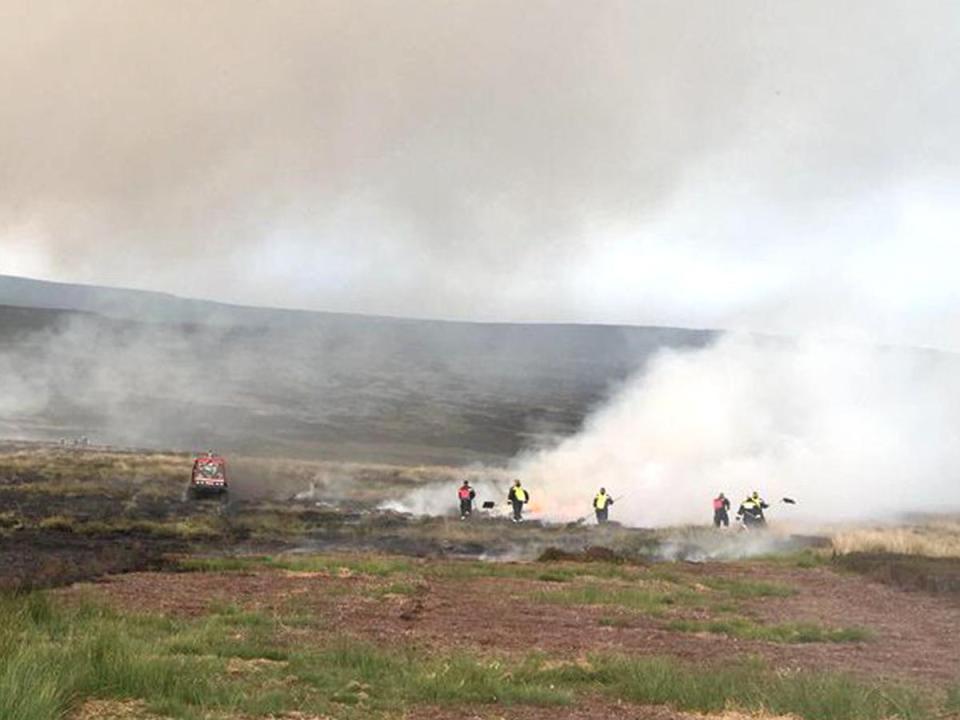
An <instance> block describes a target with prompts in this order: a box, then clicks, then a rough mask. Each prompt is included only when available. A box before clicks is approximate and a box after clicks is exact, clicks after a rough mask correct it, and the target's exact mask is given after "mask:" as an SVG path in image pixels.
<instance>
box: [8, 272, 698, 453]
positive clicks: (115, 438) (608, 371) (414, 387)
mask: <svg viewBox="0 0 960 720" xmlns="http://www.w3.org/2000/svg"><path fill="white" fill-rule="evenodd" d="M0 305H2V307H0V397H2V400H0V431H2V433H3V434H4V435H14V436H30V437H45V438H55V437H59V436H63V435H67V436H72V435H88V436H90V437H91V438H93V439H94V440H99V441H103V442H108V443H122V444H134V445H142V446H154V447H156V446H164V447H166V446H172V447H184V448H202V447H206V446H208V445H210V446H216V447H218V448H222V449H224V450H244V451H248V452H265V453H272V454H284V453H286V454H293V455H301V456H324V457H338V458H346V459H377V460H394V461H409V462H445V463H463V462H469V461H473V460H484V461H503V460H504V459H506V458H509V457H511V456H513V455H514V454H516V453H517V452H518V451H520V450H522V449H524V448H533V447H537V446H538V445H539V444H540V443H542V442H543V441H545V440H546V439H547V438H553V437H554V436H557V435H559V436H567V435H570V434H571V433H573V432H575V431H576V430H577V429H578V428H579V427H580V424H581V422H582V420H583V418H584V416H585V415H586V413H587V412H588V411H589V410H590V409H591V408H594V407H596V406H597V405H598V404H600V403H602V402H603V401H604V400H605V399H606V398H608V397H609V395H610V394H611V393H612V392H613V391H614V390H615V389H616V387H617V386H618V384H619V383H621V382H623V381H624V380H625V379H626V378H627V377H629V376H630V375H631V374H632V373H634V372H635V371H636V370H638V368H640V367H641V366H642V365H643V363H644V362H645V360H646V359H647V358H649V357H650V356H651V354H653V353H654V352H656V351H657V350H659V349H661V348H664V347H674V348H681V347H700V346H703V345H705V344H706V343H707V342H709V340H710V339H711V338H712V337H713V335H714V334H713V333H710V332H705V331H693V330H681V329H669V328H631V327H614V326H590V325H518V324H487V323H461V322H438V321H420V320H405V319H392V318H377V317H367V316H360V315H340V314H327V313H314V312H299V311H288V310H268V309H263V308H243V307H237V306H229V305H221V304H216V303H208V302H202V301H193V300H185V299H181V298H176V297H173V296H166V295H161V294H157V293H143V292H138V291H133V290H116V289H112V288H96V287H84V286H75V285H64V284H58V283H44V282H38V281H33V280H27V279H23V278H13V277H0Z"/></svg>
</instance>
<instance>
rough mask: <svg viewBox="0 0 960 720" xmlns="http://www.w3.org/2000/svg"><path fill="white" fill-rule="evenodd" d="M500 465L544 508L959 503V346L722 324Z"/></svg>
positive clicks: (632, 513) (544, 511)
mask: <svg viewBox="0 0 960 720" xmlns="http://www.w3.org/2000/svg"><path fill="white" fill-rule="evenodd" d="M514 469H515V471H516V473H517V474H518V475H519V476H520V477H522V478H524V482H525V483H526V484H527V486H528V487H530V488H531V490H532V492H533V494H534V496H535V497H538V498H539V499H540V502H541V508H540V510H541V515H542V517H544V518H546V519H553V520H569V519H573V518H576V517H579V516H583V515H584V514H587V513H589V512H590V504H591V499H592V497H593V495H594V493H595V492H596V491H597V489H598V488H599V487H601V486H605V487H606V488H607V490H608V491H609V492H610V493H611V494H612V495H613V496H614V497H616V498H618V500H617V502H616V503H615V505H614V507H613V509H612V516H611V517H612V519H616V520H620V521H622V522H624V523H628V524H631V525H642V526H663V525H675V524H680V523H701V524H702V523H706V522H709V521H710V519H711V515H712V509H711V499H712V498H713V497H714V496H715V495H716V494H717V493H718V492H721V491H723V492H725V493H726V494H727V496H728V497H730V499H731V501H732V502H733V507H734V510H735V509H736V507H737V505H738V504H739V501H740V500H741V499H742V498H743V497H744V496H745V495H746V494H747V493H749V492H751V491H753V490H755V489H756V490H758V491H760V493H761V494H762V495H764V496H765V497H766V499H767V500H768V502H771V504H774V503H778V501H779V500H780V499H781V498H782V497H785V496H787V497H792V498H795V499H796V500H797V501H798V504H797V505H796V506H792V505H779V504H774V507H773V508H772V509H771V511H770V513H769V515H770V517H771V518H773V519H777V518H781V519H786V518H789V519H800V518H803V519H807V520H823V521H828V520H829V521H832V520H848V519H858V518H874V517H880V516H886V515H891V514H893V513H896V512H899V511H931V510H948V509H954V508H957V507H960V483H958V481H957V475H958V473H960V358H957V357H956V356H954V355H950V354H946V353H937V352H925V351H916V350H903V349H891V348H887V349H878V348H873V347H864V346H855V345H851V344H845V343H837V342H835V341H834V342H826V341H812V340H811V341H796V342H794V341H785V340H770V339H766V340H764V339H758V338H755V337H737V336H727V337H725V338H723V339H721V340H719V341H718V342H717V343H716V344H714V345H712V346H710V347H707V348H705V349H701V350H692V351H664V352H662V353H660V354H659V355H658V356H657V357H656V358H654V360H653V361H651V363H650V364H649V365H648V367H647V369H646V371H645V372H644V373H643V374H642V375H641V376H639V377H637V378H635V379H634V380H633V381H632V382H630V383H628V384H627V386H626V387H625V388H624V389H623V390H622V391H621V392H620V393H619V394H618V395H617V396H616V397H615V398H614V399H613V400H612V401H611V402H610V403H609V404H607V405H606V406H605V407H602V408H601V409H600V410H598V411H597V412H596V413H594V414H593V415H592V416H590V417H588V419H587V421H586V423H585V426H584V429H583V431H582V432H581V433H579V434H578V435H576V436H574V437H571V438H568V439H566V440H564V441H562V442H561V443H560V444H559V445H557V446H556V447H554V448H552V449H547V450H541V451H537V452H533V453H529V454H526V455H524V456H522V457H520V458H518V459H517V461H516V463H515V466H514Z"/></svg>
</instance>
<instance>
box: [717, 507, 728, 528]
mask: <svg viewBox="0 0 960 720" xmlns="http://www.w3.org/2000/svg"><path fill="white" fill-rule="evenodd" d="M713 525H714V527H720V526H721V525H723V526H724V527H730V516H729V515H727V511H726V510H724V509H723V508H720V509H719V510H714V511H713Z"/></svg>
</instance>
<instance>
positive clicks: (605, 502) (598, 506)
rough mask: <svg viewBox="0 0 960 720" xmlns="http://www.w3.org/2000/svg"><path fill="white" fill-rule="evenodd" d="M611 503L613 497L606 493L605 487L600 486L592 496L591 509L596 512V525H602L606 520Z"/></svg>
mask: <svg viewBox="0 0 960 720" xmlns="http://www.w3.org/2000/svg"><path fill="white" fill-rule="evenodd" d="M611 505H613V498H612V497H610V496H609V495H607V489H606V488H600V492H598V493H597V495H596V497H594V498H593V509H594V510H595V511H596V513H597V525H603V524H604V523H605V522H607V519H608V515H609V513H610V506H611Z"/></svg>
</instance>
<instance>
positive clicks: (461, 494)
mask: <svg viewBox="0 0 960 720" xmlns="http://www.w3.org/2000/svg"><path fill="white" fill-rule="evenodd" d="M476 496H477V493H476V492H474V490H473V488H472V487H470V483H469V482H467V481H466V480H464V481H463V485H461V486H460V489H459V490H457V498H458V499H459V500H460V519H461V520H466V519H467V518H468V517H470V513H471V512H473V499H474V498H475V497H476Z"/></svg>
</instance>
